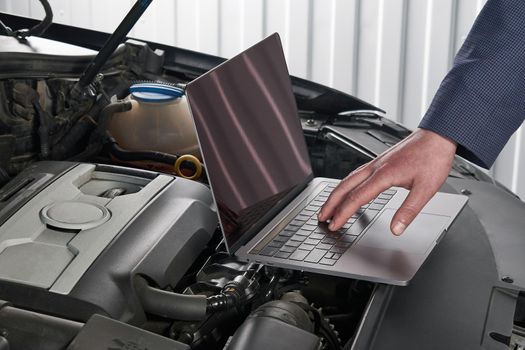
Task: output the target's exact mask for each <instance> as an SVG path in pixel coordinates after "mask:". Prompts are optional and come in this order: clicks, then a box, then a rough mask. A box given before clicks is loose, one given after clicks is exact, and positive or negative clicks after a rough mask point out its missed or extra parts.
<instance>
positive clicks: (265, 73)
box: [186, 34, 312, 252]
mask: <svg viewBox="0 0 525 350" xmlns="http://www.w3.org/2000/svg"><path fill="white" fill-rule="evenodd" d="M186 94H187V96H188V101H189V105H190V109H191V112H192V115H193V119H194V121H195V126H196V130H197V135H198V138H199V143H200V146H201V152H202V156H203V158H204V163H205V166H206V173H207V175H208V179H209V181H210V185H211V188H212V191H213V195H214V197H215V201H216V203H217V207H218V211H219V217H220V223H221V226H222V230H223V234H224V237H225V242H226V245H227V248H228V249H229V251H230V252H232V251H234V250H235V249H237V247H238V245H239V244H241V243H242V242H245V241H246V240H247V238H251V237H247V236H252V235H253V234H255V233H256V232H254V231H256V230H259V229H261V228H262V227H261V226H262V225H263V224H264V222H262V221H263V219H266V218H263V216H265V214H267V213H268V211H269V210H270V209H272V208H276V207H278V206H279V204H282V201H283V199H284V198H285V197H286V196H287V194H291V193H294V192H295V191H294V190H297V189H298V188H302V187H303V186H304V185H305V183H306V182H307V181H308V180H309V179H310V178H311V176H312V169H311V165H310V160H309V157H308V151H307V147H306V142H305V139H304V135H303V133H302V128H301V123H300V120H299V117H298V113H297V106H296V104H295V99H294V95H293V92H292V85H291V82H290V77H289V74H288V69H287V67H286V61H285V58H284V54H283V50H282V46H281V41H280V39H279V36H278V35H277V34H273V35H271V36H269V37H268V38H266V39H264V40H263V41H261V42H259V43H258V44H256V45H254V46H252V47H251V48H249V49H248V50H246V51H244V52H242V53H241V54H239V55H237V56H235V57H233V58H231V59H229V60H228V61H226V62H224V63H223V64H221V65H220V66H218V67H216V68H215V69H213V70H211V71H209V72H208V73H206V74H204V75H202V76H201V77H199V78H198V79H196V80H194V81H192V82H191V83H190V84H188V86H187V87H186ZM288 197H289V196H288ZM266 216H267V215H266Z"/></svg>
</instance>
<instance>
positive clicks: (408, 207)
mask: <svg viewBox="0 0 525 350" xmlns="http://www.w3.org/2000/svg"><path fill="white" fill-rule="evenodd" d="M434 193H435V192H429V191H428V189H426V188H424V187H421V186H414V187H413V188H412V189H411V191H410V193H409V194H408V196H407V198H406V199H405V201H404V202H403V204H402V205H401V207H400V208H399V209H398V210H397V212H396V213H395V214H394V217H393V218H392V222H391V223H390V230H391V231H392V233H393V234H395V235H396V236H399V235H402V234H403V232H405V230H406V228H407V227H408V225H410V223H412V221H414V219H415V218H416V216H417V215H418V214H419V213H420V212H421V210H422V209H423V207H424V206H425V205H426V204H427V203H428V201H429V200H430V199H431V198H432V196H433V195H434Z"/></svg>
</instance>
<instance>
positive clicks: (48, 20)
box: [4, 0, 53, 39]
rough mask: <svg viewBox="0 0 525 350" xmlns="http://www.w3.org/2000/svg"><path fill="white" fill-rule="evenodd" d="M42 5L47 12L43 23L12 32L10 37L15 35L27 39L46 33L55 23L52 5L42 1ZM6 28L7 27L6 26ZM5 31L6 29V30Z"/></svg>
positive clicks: (44, 0)
mask: <svg viewBox="0 0 525 350" xmlns="http://www.w3.org/2000/svg"><path fill="white" fill-rule="evenodd" d="M40 3H41V4H42V6H43V7H44V11H45V12H46V16H45V17H44V19H43V20H42V22H40V23H38V24H37V25H35V26H34V27H32V28H31V29H19V30H16V31H14V32H12V33H11V34H10V35H13V36H15V37H17V38H19V39H25V38H27V37H29V36H32V35H42V34H44V32H45V31H46V30H47V28H49V26H50V25H51V24H52V23H53V10H52V9H51V5H49V2H48V1H47V0H40ZM4 27H5V26H4ZM4 30H5V29H4Z"/></svg>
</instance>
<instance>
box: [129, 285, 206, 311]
mask: <svg viewBox="0 0 525 350" xmlns="http://www.w3.org/2000/svg"><path fill="white" fill-rule="evenodd" d="M135 290H136V292H137V295H138V297H139V300H140V302H141V304H142V307H143V308H144V311H146V312H147V313H150V314H153V315H157V316H162V317H165V318H169V319H173V320H181V321H202V320H204V319H205V318H206V304H207V301H206V296H205V295H185V294H178V293H172V292H168V291H165V290H162V289H158V288H154V287H151V286H150V285H149V284H148V282H147V281H146V280H145V279H144V278H143V277H141V276H136V277H135Z"/></svg>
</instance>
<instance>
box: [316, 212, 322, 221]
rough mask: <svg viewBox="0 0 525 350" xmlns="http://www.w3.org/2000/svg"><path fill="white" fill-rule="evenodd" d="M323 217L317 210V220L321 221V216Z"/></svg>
mask: <svg viewBox="0 0 525 350" xmlns="http://www.w3.org/2000/svg"><path fill="white" fill-rule="evenodd" d="M322 217H323V212H322V211H321V212H319V214H317V220H319V221H321V218H322Z"/></svg>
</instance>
